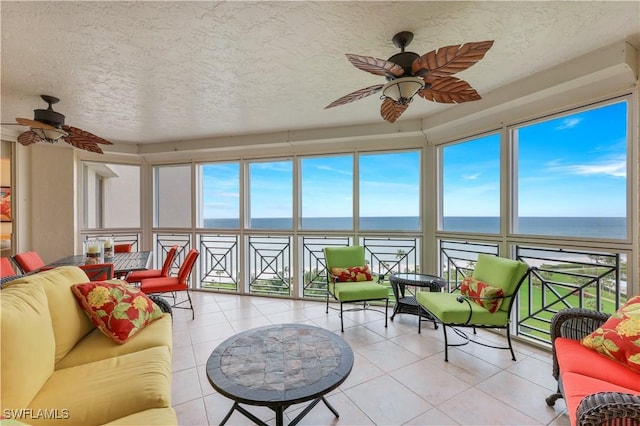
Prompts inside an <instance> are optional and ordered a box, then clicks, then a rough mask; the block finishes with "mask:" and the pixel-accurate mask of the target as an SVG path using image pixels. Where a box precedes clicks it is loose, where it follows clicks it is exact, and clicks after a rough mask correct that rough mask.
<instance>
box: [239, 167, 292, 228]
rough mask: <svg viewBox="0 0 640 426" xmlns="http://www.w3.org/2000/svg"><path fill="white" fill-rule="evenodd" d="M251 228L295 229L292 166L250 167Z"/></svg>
mask: <svg viewBox="0 0 640 426" xmlns="http://www.w3.org/2000/svg"><path fill="white" fill-rule="evenodd" d="M249 227H250V228H252V229H292V228H293V162H292V161H291V160H284V161H264V162H253V163H249Z"/></svg>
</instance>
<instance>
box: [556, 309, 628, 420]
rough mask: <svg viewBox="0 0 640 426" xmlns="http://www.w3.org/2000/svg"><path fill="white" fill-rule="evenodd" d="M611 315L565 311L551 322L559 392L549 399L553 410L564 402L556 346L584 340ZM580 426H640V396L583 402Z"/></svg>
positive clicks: (605, 395) (610, 395) (607, 395)
mask: <svg viewBox="0 0 640 426" xmlns="http://www.w3.org/2000/svg"><path fill="white" fill-rule="evenodd" d="M608 318H609V315H607V314H605V313H602V312H598V311H593V310H589V309H580V308H570V309H564V310H562V311H560V312H558V313H556V314H555V315H554V316H553V319H552V320H551V342H552V356H553V377H554V378H555V379H556V380H557V381H558V390H557V391H556V393H554V394H552V395H550V396H549V397H547V398H546V399H545V401H546V403H547V405H549V406H550V407H552V406H553V405H554V404H555V402H556V400H558V398H563V394H562V381H561V378H560V366H559V365H558V358H557V354H556V350H555V345H553V342H554V341H555V339H556V338H558V337H564V338H567V339H573V340H581V339H582V338H583V337H585V336H587V335H588V334H590V333H591V332H593V331H594V330H595V329H597V328H598V327H600V326H601V325H602V324H604V323H605V322H606V321H607V319H608ZM576 418H577V424H578V425H607V426H614V425H640V396H638V395H632V394H627V393H620V392H600V393H595V394H591V395H587V396H586V397H584V399H582V401H581V402H580V405H579V406H578V409H577V412H576Z"/></svg>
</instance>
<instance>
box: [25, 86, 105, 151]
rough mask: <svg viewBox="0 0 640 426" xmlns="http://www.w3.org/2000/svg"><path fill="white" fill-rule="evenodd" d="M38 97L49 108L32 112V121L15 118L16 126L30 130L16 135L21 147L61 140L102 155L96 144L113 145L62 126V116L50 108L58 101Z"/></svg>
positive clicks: (89, 134) (97, 137)
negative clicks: (26, 127)
mask: <svg viewBox="0 0 640 426" xmlns="http://www.w3.org/2000/svg"><path fill="white" fill-rule="evenodd" d="M40 97H41V98H42V100H44V101H45V102H46V103H48V104H49V108H47V109H35V110H33V120H30V119H28V118H16V121H17V122H18V124H20V125H21V126H28V127H29V128H30V130H27V131H26V132H23V133H21V134H20V135H18V142H20V143H21V144H22V145H31V144H33V143H36V142H41V141H44V142H49V143H55V142H58V141H59V140H60V139H62V140H64V141H65V142H67V143H69V144H71V145H73V146H75V147H76V148H80V149H84V150H87V151H91V152H97V153H100V154H102V149H101V148H100V147H99V146H98V144H103V145H113V143H111V142H109V141H108V140H106V139H102V138H101V137H99V136H96V135H94V134H93V133H89V132H87V131H86V130H82V129H78V128H77V127H73V126H68V125H66V124H64V115H62V114H60V113H59V112H56V111H54V110H53V107H52V105H53V104H55V103H58V102H59V101H60V99H58V98H56V97H53V96H49V95H40Z"/></svg>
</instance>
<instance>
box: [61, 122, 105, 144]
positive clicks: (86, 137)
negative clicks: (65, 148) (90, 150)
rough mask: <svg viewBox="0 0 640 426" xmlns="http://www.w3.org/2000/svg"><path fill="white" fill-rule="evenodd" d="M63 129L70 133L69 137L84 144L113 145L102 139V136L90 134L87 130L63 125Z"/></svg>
mask: <svg viewBox="0 0 640 426" xmlns="http://www.w3.org/2000/svg"><path fill="white" fill-rule="evenodd" d="M62 129H63V130H64V131H66V132H67V133H69V135H70V136H71V137H72V138H74V139H77V140H79V141H80V142H83V143H94V144H95V143H101V144H104V145H113V143H112V142H109V141H108V140H106V139H102V138H101V137H100V136H96V135H94V134H93V133H89V132H87V131H86V130H82V129H78V128H77V127H73V126H67V125H63V126H62Z"/></svg>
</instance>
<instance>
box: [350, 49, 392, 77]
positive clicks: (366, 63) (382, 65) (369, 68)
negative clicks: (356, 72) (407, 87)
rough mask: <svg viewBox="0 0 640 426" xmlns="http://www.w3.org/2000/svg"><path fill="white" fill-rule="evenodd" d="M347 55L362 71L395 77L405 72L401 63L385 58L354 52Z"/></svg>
mask: <svg viewBox="0 0 640 426" xmlns="http://www.w3.org/2000/svg"><path fill="white" fill-rule="evenodd" d="M346 56H347V59H348V60H349V62H351V63H352V64H353V66H354V67H356V68H358V69H360V70H362V71H366V72H370V73H371V74H375V75H382V76H386V75H392V76H394V77H400V76H401V75H402V74H404V70H403V69H402V67H401V66H400V65H397V64H394V63H393V62H389V61H386V60H384V59H378V58H374V57H371V56H360V55H354V54H352V53H347V54H346Z"/></svg>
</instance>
